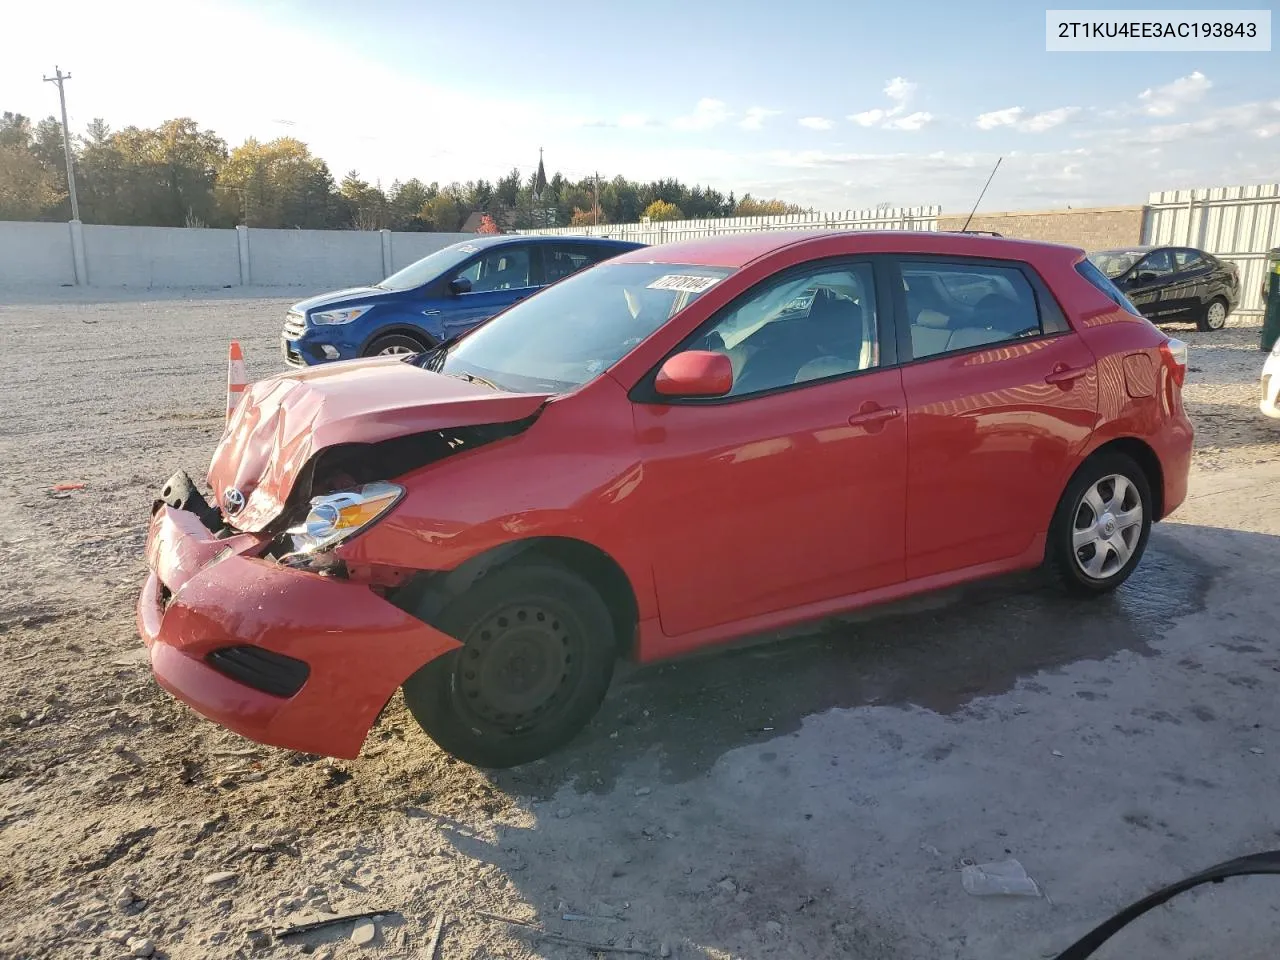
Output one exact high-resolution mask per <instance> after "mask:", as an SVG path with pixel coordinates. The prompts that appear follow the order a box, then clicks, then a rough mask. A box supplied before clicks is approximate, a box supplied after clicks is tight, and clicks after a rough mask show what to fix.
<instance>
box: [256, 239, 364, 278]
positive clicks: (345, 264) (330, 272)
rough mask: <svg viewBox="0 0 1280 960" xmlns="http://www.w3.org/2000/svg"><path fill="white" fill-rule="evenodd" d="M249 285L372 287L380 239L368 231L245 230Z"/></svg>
mask: <svg viewBox="0 0 1280 960" xmlns="http://www.w3.org/2000/svg"><path fill="white" fill-rule="evenodd" d="M246 232H247V233H248V235H249V276H250V278H251V282H252V284H253V285H254V286H259V287H284V286H290V285H295V284H301V285H303V286H308V287H314V286H321V287H323V286H332V287H351V286H356V285H358V284H369V283H377V282H378V281H379V280H381V279H382V278H383V276H384V274H383V272H382V236H381V234H379V233H377V232H376V231H371V230H249V231H246Z"/></svg>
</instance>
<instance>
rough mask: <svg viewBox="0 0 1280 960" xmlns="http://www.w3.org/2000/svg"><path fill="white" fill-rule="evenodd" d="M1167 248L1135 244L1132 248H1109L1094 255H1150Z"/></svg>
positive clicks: (1097, 251)
mask: <svg viewBox="0 0 1280 960" xmlns="http://www.w3.org/2000/svg"><path fill="white" fill-rule="evenodd" d="M1163 249H1165V247H1163V246H1160V247H1157V246H1153V245H1152V244H1149V243H1135V244H1134V245H1133V246H1131V247H1109V248H1107V249H1106V250H1095V251H1094V253H1150V252H1151V251H1152V250H1163Z"/></svg>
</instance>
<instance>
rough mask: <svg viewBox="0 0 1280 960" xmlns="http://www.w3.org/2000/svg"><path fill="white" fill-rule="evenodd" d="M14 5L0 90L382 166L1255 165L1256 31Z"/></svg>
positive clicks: (914, 183) (787, 8) (540, 12)
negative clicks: (1099, 33) (1243, 37)
mask: <svg viewBox="0 0 1280 960" xmlns="http://www.w3.org/2000/svg"><path fill="white" fill-rule="evenodd" d="M1059 5H1061V4H1059ZM1088 5H1089V6H1103V4H1099V3H1094V4H1088ZM1082 6H1083V4H1082ZM1124 6H1127V5H1124ZM1163 6H1164V7H1165V8H1168V7H1171V6H1175V7H1176V6H1184V7H1193V8H1202V7H1203V6H1205V4H1185V5H1177V4H1169V3H1167V2H1166V3H1165V4H1164V5H1163ZM64 18H65V22H68V23H71V24H74V25H75V27H74V28H73V29H71V30H63V29H60V28H59V26H58V23H60V22H63V21H64ZM14 19H15V16H14V15H13V14H6V23H7V25H9V26H16V28H17V29H16V30H15V31H14V35H16V36H22V37H23V41H22V42H21V43H20V44H18V45H15V47H13V48H12V49H11V51H10V53H9V55H8V56H7V58H6V60H5V62H4V63H3V64H0V109H16V110H20V111H21V112H24V113H28V114H32V115H36V116H42V115H45V114H47V113H50V112H53V111H54V110H55V109H56V105H57V100H56V96H55V91H54V90H53V88H52V86H51V85H49V84H42V83H41V82H40V76H41V74H42V73H43V72H49V71H51V70H52V68H53V65H54V63H55V62H57V63H59V64H61V65H62V66H63V67H64V69H71V70H72V73H73V80H72V81H71V83H69V84H68V86H67V90H68V96H69V106H70V112H71V118H72V124H73V126H75V127H78V128H82V127H83V125H84V124H85V123H87V122H88V121H89V120H90V119H92V118H93V117H95V116H102V117H105V118H106V119H107V120H108V121H109V122H110V123H111V124H112V125H113V126H117V127H118V126H123V125H126V124H129V123H137V124H154V123H157V122H159V121H161V120H163V119H166V118H168V117H171V116H177V115H190V116H193V117H195V118H196V119H197V120H199V121H200V122H201V123H202V124H203V125H205V126H208V127H212V128H213V129H215V130H217V131H218V132H219V133H220V134H222V135H223V136H224V137H225V138H227V139H228V141H230V142H231V143H233V144H234V143H237V142H239V141H240V140H241V139H243V138H244V137H246V136H250V135H253V136H257V137H259V138H260V139H270V138H272V137H275V136H280V135H285V134H291V135H296V136H298V137H300V138H301V139H303V140H305V141H307V142H308V143H310V144H311V146H312V148H313V149H314V150H315V151H316V153H318V154H319V155H321V156H323V157H324V158H325V159H326V160H328V161H329V163H330V165H331V167H332V168H333V170H334V173H335V175H337V176H341V175H342V174H343V173H345V172H346V171H347V170H348V169H352V168H355V169H358V170H359V171H360V172H361V174H362V175H363V176H365V177H366V178H368V179H373V180H381V182H382V183H383V184H384V186H385V185H389V184H390V183H391V181H392V180H394V179H396V178H401V179H404V178H407V177H410V176H418V177H420V178H421V179H424V180H427V181H431V180H438V181H441V182H447V181H449V180H454V179H459V180H466V179H472V178H478V177H487V178H495V177H497V176H500V175H501V174H503V173H504V172H505V171H506V170H508V169H510V168H511V167H512V166H513V165H514V166H520V167H521V168H522V169H524V170H526V171H528V170H531V169H532V167H533V165H534V164H535V163H536V162H537V151H538V147H539V146H541V147H544V148H545V150H546V159H547V165H548V168H549V170H554V169H561V170H563V171H564V172H566V173H567V174H570V175H572V176H575V177H576V176H583V175H586V174H589V173H591V172H593V171H596V170H598V171H599V172H600V173H601V174H602V175H603V176H612V175H614V174H618V173H621V174H624V175H626V176H628V177H632V178H635V179H649V178H655V177H662V176H675V177H679V178H680V179H682V180H685V181H689V182H697V181H700V182H703V183H706V182H710V183H712V184H713V185H715V186H717V187H719V188H720V189H722V190H725V191H728V190H731V189H732V190H735V191H736V192H737V193H738V194H739V195H741V194H743V193H745V192H748V191H750V192H752V193H753V194H755V195H757V196H762V195H766V196H779V197H784V198H786V199H788V200H793V201H796V202H800V203H804V204H806V205H813V206H816V207H818V208H820V209H847V208H852V207H864V206H871V205H874V204H876V203H880V202H889V203H893V204H900V205H908V204H910V205H914V204H926V203H940V204H942V205H943V206H944V207H946V208H947V209H949V210H954V209H961V208H966V207H967V206H968V205H969V204H970V203H971V202H972V199H973V198H974V197H975V196H976V193H977V190H978V189H980V187H981V185H982V183H983V181H984V180H985V178H986V174H987V172H988V171H989V169H990V167H991V165H992V164H993V163H994V162H995V159H996V157H997V156H1000V155H1003V156H1004V157H1005V161H1004V164H1003V165H1002V167H1001V171H1000V174H999V176H998V177H997V178H996V180H995V182H994V183H993V185H992V188H991V190H990V192H989V194H988V196H987V199H986V200H985V201H984V207H985V208H986V209H989V210H996V209H1013V208H1028V207H1056V206H1063V205H1067V204H1070V205H1073V206H1081V205H1089V204H1096V203H1141V202H1143V201H1144V200H1145V199H1146V195H1147V193H1148V192H1149V191H1151V190H1159V189H1173V188H1178V187H1187V186H1207V185H1218V184H1222V185H1225V184H1234V183H1251V182H1264V181H1265V182H1270V181H1275V180H1277V179H1280V60H1278V59H1277V57H1278V56H1280V55H1278V54H1276V53H1274V52H1273V53H1106V54H1104V53H1086V54H1075V53H1072V54H1067V53H1047V52H1045V50H1044V7H1043V6H1037V5H1032V4H1024V3H1018V4H1014V3H990V2H981V0H970V2H967V3H965V4H957V3H941V2H939V3H925V2H911V0H904V2H895V3H888V2H880V3H849V2H845V3H837V2H835V0H825V2H814V0H790V2H788V3H785V4H780V3H777V2H776V0H775V2H772V3H766V2H760V0H737V2H733V3H728V2H720V0H715V2H707V0H704V2H697V0H684V2H674V0H645V2H643V3H632V2H614V3H609V2H602V0H595V2H579V0H561V2H557V3H530V2H527V0H526V2H508V0H482V2H477V3H474V4H467V3H458V2H453V3H449V4H441V3H429V2H428V3H424V2H417V3H411V2H407V0H366V2H364V3H361V4H351V3H350V2H338V0H305V2H304V0H259V2H256V3H249V2H239V0H190V2H187V3H183V4H174V3H172V2H171V0H163V2H162V0H122V2H120V3H118V4H102V3H100V2H98V0H92V2H91V0H66V2H65V3H63V4H59V5H57V6H49V5H40V6H37V5H35V4H24V5H23V7H22V8H21V9H20V10H19V11H18V13H17V14H16V21H17V22H16V24H15V23H14ZM7 32H8V31H7Z"/></svg>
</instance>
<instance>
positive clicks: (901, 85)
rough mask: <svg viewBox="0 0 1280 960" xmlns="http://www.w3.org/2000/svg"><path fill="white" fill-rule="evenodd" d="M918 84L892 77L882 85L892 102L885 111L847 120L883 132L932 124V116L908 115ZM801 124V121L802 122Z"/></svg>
mask: <svg viewBox="0 0 1280 960" xmlns="http://www.w3.org/2000/svg"><path fill="white" fill-rule="evenodd" d="M918 86H919V85H918V84H915V83H912V82H911V81H910V80H907V79H905V78H904V77H894V78H893V79H892V80H890V81H889V82H888V83H886V84H885V85H884V95H885V96H886V97H888V98H889V100H890V101H891V102H892V104H893V105H892V106H891V107H889V108H888V109H887V110H886V109H883V108H881V107H876V108H874V109H871V110H863V111H862V112H861V113H851V114H849V119H850V120H852V121H853V122H854V123H856V124H857V125H858V126H860V127H882V128H883V129H885V130H919V129H921V128H922V127H925V126H927V125H928V124H930V123H932V122H933V114H931V113H928V112H927V111H924V110H917V111H916V112H915V113H910V114H908V113H907V112H906V111H907V107H908V106H909V105H910V103H911V100H912V98H913V97H914V96H915V92H916V89H917V88H918ZM802 122H803V121H802Z"/></svg>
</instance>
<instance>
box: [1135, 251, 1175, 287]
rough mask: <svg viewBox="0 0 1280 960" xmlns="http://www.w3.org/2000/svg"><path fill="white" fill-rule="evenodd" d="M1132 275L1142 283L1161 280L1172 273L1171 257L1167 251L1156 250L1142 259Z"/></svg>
mask: <svg viewBox="0 0 1280 960" xmlns="http://www.w3.org/2000/svg"><path fill="white" fill-rule="evenodd" d="M1134 273H1135V274H1136V275H1137V277H1138V279H1139V280H1142V281H1144V282H1145V281H1149V280H1161V279H1163V278H1164V277H1167V276H1169V274H1171V273H1173V257H1171V256H1169V251H1168V250H1156V251H1155V252H1153V253H1149V254H1147V255H1146V256H1145V257H1143V259H1142V262H1141V263H1140V264H1138V269H1137V270H1135V271H1134Z"/></svg>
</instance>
